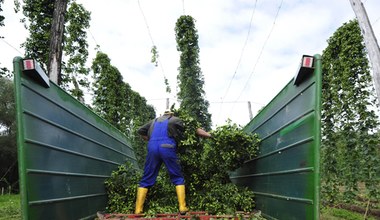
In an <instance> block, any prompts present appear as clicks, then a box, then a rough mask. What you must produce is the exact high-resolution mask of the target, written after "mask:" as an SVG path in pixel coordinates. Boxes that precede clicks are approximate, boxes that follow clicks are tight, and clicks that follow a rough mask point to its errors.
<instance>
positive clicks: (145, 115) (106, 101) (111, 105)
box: [91, 51, 155, 165]
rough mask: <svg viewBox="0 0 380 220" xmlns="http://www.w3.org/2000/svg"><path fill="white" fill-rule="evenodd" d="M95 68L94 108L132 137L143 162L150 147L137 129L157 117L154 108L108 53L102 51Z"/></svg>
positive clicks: (140, 161)
mask: <svg viewBox="0 0 380 220" xmlns="http://www.w3.org/2000/svg"><path fill="white" fill-rule="evenodd" d="M91 69H92V71H93V74H94V75H93V78H94V83H93V86H92V89H93V92H94V97H93V105H94V111H95V112H97V113H98V114H99V115H100V116H101V117H102V118H104V119H105V120H107V121H108V122H109V123H111V124H112V125H114V126H115V127H116V128H118V129H119V130H121V131H122V132H123V133H125V134H126V135H127V136H128V137H129V139H130V140H131V141H132V143H131V144H132V146H133V147H134V150H135V153H136V156H137V159H138V162H139V164H140V165H142V164H143V163H144V156H145V154H146V148H145V144H144V142H143V141H142V140H141V138H140V137H138V136H137V133H136V130H137V129H138V126H140V125H142V124H143V123H144V122H145V121H148V120H150V119H153V118H155V111H154V108H153V107H152V106H151V105H148V104H147V100H146V99H145V98H144V97H142V96H141V95H140V94H139V93H137V92H136V91H133V90H132V89H131V86H130V85H129V84H128V83H125V82H124V81H123V77H122V75H121V73H120V72H119V70H118V69H117V68H116V67H114V66H112V65H111V60H110V58H109V57H108V56H107V54H105V53H102V52H100V51H98V53H97V55H96V58H95V59H94V61H93V63H92V66H91Z"/></svg>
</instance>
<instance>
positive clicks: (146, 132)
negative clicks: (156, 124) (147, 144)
mask: <svg viewBox="0 0 380 220" xmlns="http://www.w3.org/2000/svg"><path fill="white" fill-rule="evenodd" d="M151 123H152V121H150V122H148V123H146V124H145V125H143V126H141V127H140V128H139V129H138V130H137V133H138V134H139V135H140V136H141V137H142V138H143V139H144V140H146V141H147V140H148V139H149V137H148V135H149V127H150V125H151Z"/></svg>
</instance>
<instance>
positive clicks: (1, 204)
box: [0, 194, 21, 220]
mask: <svg viewBox="0 0 380 220" xmlns="http://www.w3.org/2000/svg"><path fill="white" fill-rule="evenodd" d="M19 219H21V204H20V195H19V194H16V195H15V194H10V195H0V220H19Z"/></svg>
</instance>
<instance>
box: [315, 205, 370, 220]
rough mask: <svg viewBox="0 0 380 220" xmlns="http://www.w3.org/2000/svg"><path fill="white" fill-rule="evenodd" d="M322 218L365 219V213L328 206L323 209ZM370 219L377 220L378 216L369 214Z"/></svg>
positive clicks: (337, 219) (332, 219)
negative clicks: (374, 216)
mask: <svg viewBox="0 0 380 220" xmlns="http://www.w3.org/2000/svg"><path fill="white" fill-rule="evenodd" d="M321 219H326V220H357V219H364V215H363V214H360V213H357V212H352V211H349V210H345V209H338V208H330V207H326V208H323V209H322V210H321ZM365 219H368V220H375V219H376V218H373V217H370V216H367V218H365Z"/></svg>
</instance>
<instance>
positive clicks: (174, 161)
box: [139, 119, 185, 188]
mask: <svg viewBox="0 0 380 220" xmlns="http://www.w3.org/2000/svg"><path fill="white" fill-rule="evenodd" d="M168 122H169V119H166V120H164V121H162V122H158V121H155V122H154V127H153V131H152V134H151V136H150V138H149V142H148V153H147V156H146V161H145V167H144V174H143V177H142V178H141V181H140V185H139V186H140V187H144V188H149V187H151V186H153V185H154V184H155V183H156V178H157V175H158V172H159V171H160V167H161V164H162V162H163V163H164V164H165V166H166V169H167V170H168V172H169V176H170V180H171V182H172V183H173V184H174V185H184V184H185V180H184V178H183V175H182V170H181V166H180V164H179V159H178V157H177V152H176V142H175V140H174V139H173V138H171V137H169V136H168Z"/></svg>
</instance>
